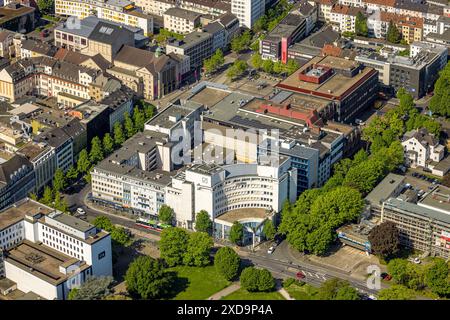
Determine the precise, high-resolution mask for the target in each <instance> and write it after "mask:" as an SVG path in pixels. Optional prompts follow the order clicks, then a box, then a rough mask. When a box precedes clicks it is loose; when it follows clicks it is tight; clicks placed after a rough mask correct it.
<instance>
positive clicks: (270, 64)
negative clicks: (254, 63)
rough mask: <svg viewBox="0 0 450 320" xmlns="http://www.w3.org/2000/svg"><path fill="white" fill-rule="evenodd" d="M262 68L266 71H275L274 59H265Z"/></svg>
mask: <svg viewBox="0 0 450 320" xmlns="http://www.w3.org/2000/svg"><path fill="white" fill-rule="evenodd" d="M262 69H263V70H264V72H267V73H272V72H273V61H272V60H264V61H263V63H262Z"/></svg>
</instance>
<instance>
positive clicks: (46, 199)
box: [41, 186, 53, 207]
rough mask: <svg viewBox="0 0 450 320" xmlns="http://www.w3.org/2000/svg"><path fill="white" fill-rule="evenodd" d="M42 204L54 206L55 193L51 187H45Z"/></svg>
mask: <svg viewBox="0 0 450 320" xmlns="http://www.w3.org/2000/svg"><path fill="white" fill-rule="evenodd" d="M41 202H42V203H43V204H45V205H47V206H50V207H51V206H53V191H52V189H51V188H50V187H49V186H45V188H44V194H43V196H42V199H41Z"/></svg>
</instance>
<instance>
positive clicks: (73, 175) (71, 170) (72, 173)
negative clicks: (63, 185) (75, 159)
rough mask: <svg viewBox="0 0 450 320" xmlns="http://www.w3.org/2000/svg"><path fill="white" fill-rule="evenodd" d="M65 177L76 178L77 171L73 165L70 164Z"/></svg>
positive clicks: (70, 179)
mask: <svg viewBox="0 0 450 320" xmlns="http://www.w3.org/2000/svg"><path fill="white" fill-rule="evenodd" d="M66 178H67V179H68V180H69V181H75V180H76V179H77V178H78V171H77V169H76V168H75V167H74V166H70V167H69V170H67V173H66Z"/></svg>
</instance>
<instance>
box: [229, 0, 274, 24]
mask: <svg viewBox="0 0 450 320" xmlns="http://www.w3.org/2000/svg"><path fill="white" fill-rule="evenodd" d="M265 4H266V1H265V0H231V13H232V14H234V15H235V16H236V17H237V18H238V19H239V24H240V25H241V26H245V27H247V28H249V29H251V28H252V27H253V25H254V24H255V22H256V20H258V19H259V18H260V17H261V16H263V15H264V13H265V10H266V7H265Z"/></svg>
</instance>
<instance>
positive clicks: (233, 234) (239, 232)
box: [230, 221, 244, 245]
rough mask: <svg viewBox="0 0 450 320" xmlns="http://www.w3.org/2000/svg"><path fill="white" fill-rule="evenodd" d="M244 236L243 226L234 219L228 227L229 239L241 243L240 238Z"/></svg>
mask: <svg viewBox="0 0 450 320" xmlns="http://www.w3.org/2000/svg"><path fill="white" fill-rule="evenodd" d="M243 237H244V226H243V225H242V224H241V223H239V222H238V221H235V222H234V223H233V225H232V226H231V229H230V241H231V242H232V243H234V244H238V245H240V244H241V243H242V238H243Z"/></svg>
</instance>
